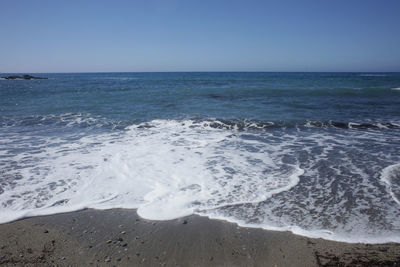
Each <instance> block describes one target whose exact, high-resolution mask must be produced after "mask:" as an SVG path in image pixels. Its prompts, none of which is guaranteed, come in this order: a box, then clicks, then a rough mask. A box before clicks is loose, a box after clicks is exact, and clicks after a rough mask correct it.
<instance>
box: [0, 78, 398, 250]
mask: <svg viewBox="0 0 400 267" xmlns="http://www.w3.org/2000/svg"><path fill="white" fill-rule="evenodd" d="M6 75H7V74H4V75H0V76H6ZM37 76H44V77H48V79H47V80H5V79H0V140H1V142H0V203H1V205H0V222H3V223H4V222H7V221H12V220H16V219H18V218H21V217H25V216H35V215H41V214H52V213H57V212H64V211H73V210H78V209H82V208H87V207H89V208H98V209H105V208H114V207H123V208H137V209H138V213H139V215H140V216H142V217H144V218H147V219H155V220H166V219H172V218H177V217H180V216H185V215H190V214H199V215H204V216H209V217H211V218H221V219H225V220H229V221H233V222H237V223H238V224H239V225H243V226H251V227H260V228H265V229H275V230H290V231H292V232H294V233H298V234H302V235H307V236H313V237H323V238H327V239H333V240H341V241H347V242H370V243H374V242H388V241H393V242H400V219H399V218H400V149H399V148H400V73H252V72H249V73H247V72H246V73H239V72H226V73H217V72H215V73H82V74H37Z"/></svg>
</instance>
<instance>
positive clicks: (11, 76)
mask: <svg viewBox="0 0 400 267" xmlns="http://www.w3.org/2000/svg"><path fill="white" fill-rule="evenodd" d="M2 78H4V79H6V80H17V79H24V80H44V79H47V78H44V77H35V76H32V75H27V74H25V75H23V76H18V75H10V76H6V77H2Z"/></svg>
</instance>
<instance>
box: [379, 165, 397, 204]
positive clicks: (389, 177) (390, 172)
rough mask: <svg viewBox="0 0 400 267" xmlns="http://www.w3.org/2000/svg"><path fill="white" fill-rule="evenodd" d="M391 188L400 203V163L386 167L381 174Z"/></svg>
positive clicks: (392, 194) (392, 193)
mask: <svg viewBox="0 0 400 267" xmlns="http://www.w3.org/2000/svg"><path fill="white" fill-rule="evenodd" d="M381 179H382V181H384V182H385V183H386V184H387V185H388V187H389V190H390V195H391V196H392V198H393V199H394V201H396V202H397V204H399V205H400V163H399V164H394V165H390V166H388V167H386V168H385V169H383V171H382V176H381Z"/></svg>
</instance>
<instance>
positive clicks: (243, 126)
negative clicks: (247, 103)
mask: <svg viewBox="0 0 400 267" xmlns="http://www.w3.org/2000/svg"><path fill="white" fill-rule="evenodd" d="M178 121H180V122H182V123H185V122H190V123H192V124H193V125H192V126H193V127H194V126H195V125H198V126H203V127H211V128H215V129H227V130H236V131H257V130H264V131H265V130H271V129H279V128H283V129H286V128H331V127H332V128H340V129H397V128H400V123H398V122H385V121H376V122H341V121H331V120H329V121H312V120H307V121H258V120H251V119H218V118H215V119H214V118H191V119H181V120H178ZM20 126H28V127H29V126H34V127H36V126H37V127H40V126H60V127H80V128H110V129H126V128H127V127H130V126H133V127H138V128H151V127H153V126H152V123H151V122H140V120H126V121H122V120H121V121H119V120H112V119H108V118H104V117H102V116H93V115H92V114H90V113H64V114H47V115H31V116H8V115H5V116H4V115H3V116H0V127H20Z"/></svg>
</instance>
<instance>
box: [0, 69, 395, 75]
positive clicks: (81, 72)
mask: <svg viewBox="0 0 400 267" xmlns="http://www.w3.org/2000/svg"><path fill="white" fill-rule="evenodd" d="M243 72H245V73H400V71H246V70H243V71H225V70H218V71H217V70H212V71H204V70H203V71H80V72H69V71H65V72H64V71H61V72H0V74H2V75H3V74H95V73H243Z"/></svg>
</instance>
